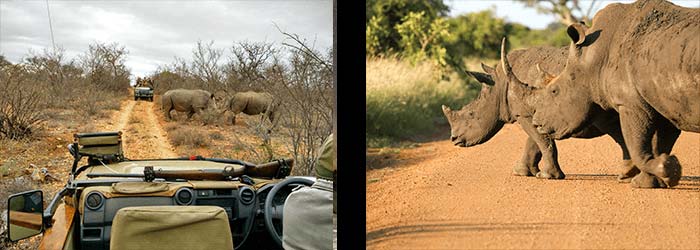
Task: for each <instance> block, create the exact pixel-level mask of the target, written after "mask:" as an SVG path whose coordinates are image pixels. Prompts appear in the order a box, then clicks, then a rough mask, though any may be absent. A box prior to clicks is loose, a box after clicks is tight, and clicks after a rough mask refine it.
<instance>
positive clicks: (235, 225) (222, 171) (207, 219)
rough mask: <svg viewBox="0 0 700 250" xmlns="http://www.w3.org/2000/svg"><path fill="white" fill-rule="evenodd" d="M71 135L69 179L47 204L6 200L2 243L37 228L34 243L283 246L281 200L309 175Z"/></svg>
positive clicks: (29, 197) (118, 138)
mask: <svg viewBox="0 0 700 250" xmlns="http://www.w3.org/2000/svg"><path fill="white" fill-rule="evenodd" d="M74 139H75V140H74V142H73V143H71V144H69V146H68V151H69V152H70V154H71V156H72V157H73V159H74V161H73V166H72V168H71V171H70V176H69V178H68V182H67V184H66V185H65V187H64V188H63V189H62V190H60V191H59V192H58V193H57V194H56V195H55V196H54V197H53V198H52V199H51V201H50V203H49V204H48V206H47V207H46V209H44V206H43V204H44V197H43V193H42V191H41V190H33V191H28V192H24V193H19V194H14V195H11V196H10V197H9V199H8V203H7V204H8V211H9V212H8V218H9V219H8V220H7V221H8V222H7V223H8V224H7V228H8V234H9V238H10V240H12V241H17V240H20V239H23V238H27V237H30V236H33V235H37V234H40V233H43V237H42V238H41V242H40V245H39V249H112V250H117V249H212V250H213V249H237V250H238V249H282V243H281V237H282V230H283V228H282V218H283V214H282V213H283V208H284V204H285V202H286V197H287V196H288V195H289V194H290V193H291V192H292V190H293V189H294V188H296V187H299V186H311V185H313V184H314V183H315V181H316V179H315V178H314V177H308V176H289V174H290V173H291V170H292V167H293V164H294V161H293V160H292V159H280V160H275V161H272V162H269V163H264V164H253V163H249V162H245V161H242V160H234V159H220V158H204V157H202V156H190V157H182V158H170V159H147V160H133V159H127V158H126V157H125V156H124V153H123V151H122V143H121V142H122V132H102V133H83V134H75V135H74ZM84 157H87V165H84V166H81V167H78V163H79V162H81V159H82V158H84ZM234 247H235V248H234Z"/></svg>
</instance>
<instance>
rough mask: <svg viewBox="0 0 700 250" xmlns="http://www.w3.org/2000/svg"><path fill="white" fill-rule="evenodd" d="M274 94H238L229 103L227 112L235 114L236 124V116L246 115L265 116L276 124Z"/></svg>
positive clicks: (251, 92) (252, 92)
mask: <svg viewBox="0 0 700 250" xmlns="http://www.w3.org/2000/svg"><path fill="white" fill-rule="evenodd" d="M276 104H277V103H276V102H274V97H273V96H272V94H270V93H267V92H254V91H247V92H238V93H236V94H234V95H233V96H232V97H231V99H230V100H229V102H228V105H226V106H227V110H228V111H231V112H233V123H234V124H235V123H236V115H238V114H239V113H241V112H242V113H244V114H246V115H258V114H265V115H266V116H267V117H268V119H270V122H273V123H274V120H275V118H276V113H277V112H276V111H277V110H276V109H277V108H278V107H277V106H278V105H276Z"/></svg>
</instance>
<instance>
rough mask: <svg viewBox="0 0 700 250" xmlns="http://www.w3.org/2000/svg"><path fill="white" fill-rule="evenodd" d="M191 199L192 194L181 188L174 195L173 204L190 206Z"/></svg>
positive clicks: (187, 189)
mask: <svg viewBox="0 0 700 250" xmlns="http://www.w3.org/2000/svg"><path fill="white" fill-rule="evenodd" d="M193 197H194V193H193V192H192V190H190V189H189V188H181V189H180V190H177V192H176V193H175V202H176V203H177V204H178V205H190V204H192V200H193Z"/></svg>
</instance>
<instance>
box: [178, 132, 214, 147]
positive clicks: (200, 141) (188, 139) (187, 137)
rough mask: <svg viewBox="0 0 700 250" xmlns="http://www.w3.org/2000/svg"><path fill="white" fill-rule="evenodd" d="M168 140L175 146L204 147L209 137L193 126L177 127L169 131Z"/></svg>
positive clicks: (207, 143)
mask: <svg viewBox="0 0 700 250" xmlns="http://www.w3.org/2000/svg"><path fill="white" fill-rule="evenodd" d="M170 142H171V143H172V144H173V145H175V146H183V145H184V146H188V147H190V148H195V147H206V146H208V145H209V139H208V137H207V135H206V134H204V132H202V131H200V130H198V129H195V128H189V127H188V128H179V129H176V130H174V131H172V132H171V133H170Z"/></svg>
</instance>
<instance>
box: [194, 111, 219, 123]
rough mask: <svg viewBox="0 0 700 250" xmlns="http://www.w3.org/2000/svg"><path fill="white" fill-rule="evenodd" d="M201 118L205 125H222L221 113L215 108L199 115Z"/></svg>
mask: <svg viewBox="0 0 700 250" xmlns="http://www.w3.org/2000/svg"><path fill="white" fill-rule="evenodd" d="M199 117H200V119H201V120H202V123H204V124H205V125H213V124H220V123H221V120H222V119H221V112H219V111H217V110H215V109H214V108H208V109H205V110H203V111H202V112H201V113H199Z"/></svg>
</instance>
